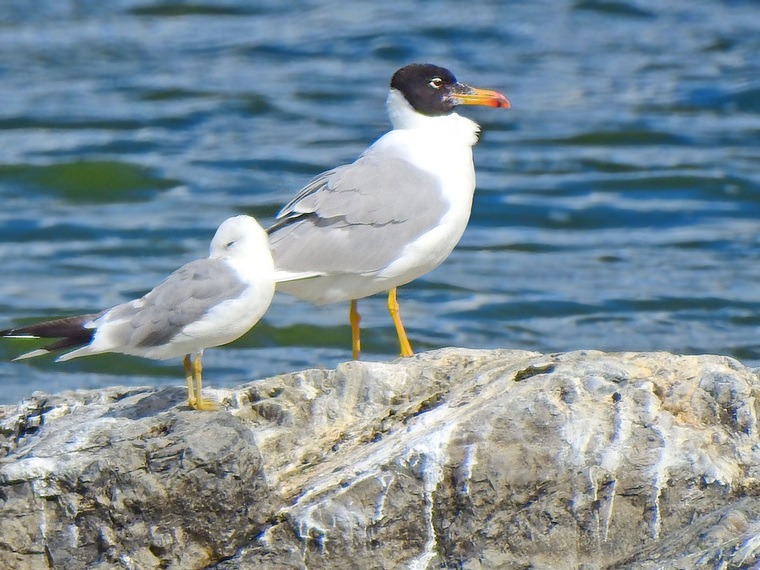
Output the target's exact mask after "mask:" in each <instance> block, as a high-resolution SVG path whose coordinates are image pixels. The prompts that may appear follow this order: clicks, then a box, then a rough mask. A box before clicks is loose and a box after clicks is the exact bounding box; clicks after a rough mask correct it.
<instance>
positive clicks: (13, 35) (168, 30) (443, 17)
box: [0, 0, 760, 403]
mask: <svg viewBox="0 0 760 570" xmlns="http://www.w3.org/2000/svg"><path fill="white" fill-rule="evenodd" d="M381 4H382V5H381ZM411 61H430V62H435V63H438V64H441V65H445V66H446V67H449V68H450V69H451V70H452V71H454V73H455V74H456V75H457V76H458V78H459V79H460V80H462V81H465V82H467V83H471V84H473V85H477V86H480V87H491V88H496V89H499V90H500V91H503V92H504V93H505V94H507V96H508V97H509V98H510V100H511V101H512V105H513V108H512V109H511V110H509V111H505V110H501V109H498V110H497V109H488V108H467V109H464V110H463V111H462V114H464V115H467V116H469V117H471V118H473V119H474V120H476V121H478V122H479V123H480V124H481V125H482V126H483V130H484V134H483V137H482V140H481V143H480V144H479V145H478V146H477V147H476V148H475V163H476V168H477V172H478V190H477V192H476V197H475V204H474V208H473V214H472V218H471V220H470V225H469V227H468V229H467V232H466V233H465V235H464V237H463V239H462V241H461V242H460V245H459V247H458V248H457V249H456V250H455V251H454V253H453V254H452V255H451V256H450V258H449V259H448V260H447V261H446V263H445V264H444V265H442V266H441V267H440V268H438V269H437V270H436V271H434V272H433V273H431V274H429V275H427V276H426V277H424V278H422V279H419V280H418V281H416V282H414V283H412V284H410V285H408V286H406V287H404V288H402V289H401V291H400V299H401V303H402V312H403V313H402V314H403V316H404V320H405V322H406V324H407V327H408V329H409V333H410V337H411V340H412V343H413V345H414V347H415V348H416V349H417V350H424V349H428V348H434V347H440V346H447V345H456V346H468V347H512V348H525V349H531V350H539V351H548V352H553V351H565V350H572V349H602V350H668V351H675V352H681V353H702V352H710V353H719V354H727V355H732V356H735V357H737V358H740V359H741V360H743V361H744V362H745V363H748V364H752V365H757V364H758V363H760V336H758V332H759V329H760V232H758V229H759V228H760V4H759V3H757V2H754V1H750V0H747V1H744V2H741V1H733V2H732V1H720V2H719V1H717V0H690V1H675V2H659V1H658V2H656V1H654V0H651V1H640V2H634V1H630V2H623V1H600V0H591V1H588V0H577V1H574V2H570V1H566V2H556V1H536V0H530V1H522V2H496V1H493V2H477V1H473V2H459V1H457V2H455V1H453V0H450V1H428V2H423V1H422V0H417V1H410V0H404V1H400V0H386V1H385V2H382V3H373V4H371V5H370V4H369V3H348V2H336V1H329V2H316V1H313V2H274V1H271V2H244V1H243V0H237V1H229V2H212V1H206V0H198V1H194V2H192V3H178V2H154V1H127V0H109V1H108V2H101V1H100V0H97V1H82V2H70V1H64V0H55V1H53V0H40V1H36V2H32V3H25V2H4V3H2V4H0V201H1V202H0V203H2V207H1V208H0V264H1V266H2V272H3V275H2V280H1V281H0V283H1V285H0V328H5V327H9V326H15V325H19V324H23V323H27V322H30V321H32V320H35V319H39V318H43V317H49V316H62V315H69V314H76V313H79V312H94V311H97V310H100V309H102V308H106V307H109V306H111V305H113V304H116V303H119V302H122V301H125V300H127V299H130V298H133V297H136V296H139V295H141V294H143V293H144V292H146V291H147V290H148V289H150V288H152V287H153V286H154V285H156V284H157V283H158V282H159V281H160V280H161V279H162V278H163V277H164V276H166V275H167V274H168V273H170V272H171V271H173V270H174V269H176V268H177V267H179V266H180V265H182V264H183V263H186V262H187V261H190V260H192V259H195V258H197V257H202V256H204V255H206V252H207V248H208V242H209V241H210V239H211V236H212V235H213V233H214V230H215V228H216V226H217V225H218V224H219V223H220V222H221V221H222V220H224V219H225V218H227V217H228V216H231V215H234V214H237V213H241V212H245V213H248V214H252V215H254V216H256V217H257V218H259V219H260V220H261V221H262V223H264V224H267V223H269V222H270V221H271V219H272V216H273V215H274V214H275V212H276V211H277V209H278V208H279V206H280V205H282V204H283V203H284V202H285V201H287V200H288V199H289V198H290V197H291V196H292V195H293V193H294V192H295V191H296V190H297V189H299V188H300V187H301V186H302V185H303V184H304V183H305V182H307V181H308V179H309V178H310V177H311V176H313V175H314V174H317V173H318V172H320V171H322V170H324V169H327V168H329V167H331V166H335V165H337V164H340V163H343V162H347V161H350V160H353V159H354V158H355V157H356V156H357V155H358V154H359V153H360V152H361V151H362V150H363V149H364V148H365V147H366V146H367V145H368V144H369V143H371V142H372V141H373V140H374V139H375V138H377V137H378V136H379V135H380V134H382V133H383V132H384V131H385V130H386V129H387V124H388V123H387V118H386V115H385V108H384V102H385V96H386V92H387V84H388V80H389V78H390V75H391V74H392V73H393V71H394V70H395V69H396V68H398V67H400V66H402V65H404V64H406V63H409V62H411ZM360 309H361V310H362V312H363V316H364V321H363V324H364V325H365V327H366V330H365V333H364V344H365V348H366V349H367V355H366V356H367V357H368V358H370V359H378V360H379V359H389V358H391V357H393V355H394V354H395V353H396V351H397V346H396V338H395V333H394V330H393V327H392V325H391V322H390V319H389V317H388V316H387V313H386V311H385V300H384V299H383V298H382V297H374V298H371V299H368V300H365V301H363V302H362V303H360ZM347 314H348V307H347V306H344V305H334V306H327V307H321V308H315V307H313V306H310V305H307V304H304V303H302V302H299V301H297V300H295V299H293V298H289V297H285V296H278V297H277V298H276V301H275V303H274V304H273V306H272V307H271V309H270V311H269V313H267V315H266V317H265V318H264V320H263V321H262V323H261V324H260V325H259V326H258V327H257V328H255V329H254V330H253V331H252V332H251V333H249V334H248V335H246V336H245V337H244V338H243V339H241V340H239V341H238V342H236V343H234V344H232V345H230V346H229V347H227V348H223V349H214V350H209V351H208V352H207V355H206V358H205V359H204V362H205V364H206V372H207V374H206V377H207V383H208V384H209V385H211V386H215V387H220V386H232V385H235V384H238V383H241V382H244V381H248V380H252V379H255V378H259V377H262V376H266V375H271V374H276V373H281V372H286V371H292V370H297V369H301V368H306V367H312V366H330V367H331V366H334V365H336V364H337V363H338V362H340V361H343V360H347V359H349V358H350V351H349V338H350V333H349V328H348V320H347ZM27 317H29V318H27ZM28 346H29V345H28V344H24V343H22V342H19V341H5V342H2V343H0V361H2V362H3V363H2V364H0V383H1V385H2V391H0V402H6V403H7V402H13V401H16V400H18V399H20V398H22V397H24V396H27V395H29V394H31V392H33V391H34V390H46V391H60V390H63V389H70V388H75V387H83V388H95V387H100V386H106V385H113V384H154V385H155V384H166V383H171V384H180V383H182V382H183V380H182V370H181V365H180V363H179V362H175V361H170V362H165V363H164V362H158V363H156V362H151V361H144V360H140V359H135V358H129V357H121V356H117V357H114V356H98V357H92V358H88V359H81V360H74V361H71V362H66V363H61V364H56V363H54V362H53V361H52V359H50V358H47V359H38V360H33V361H26V362H23V363H10V362H8V360H10V358H12V357H13V356H15V355H17V354H18V353H20V352H21V351H22V350H24V348H26V347H28Z"/></svg>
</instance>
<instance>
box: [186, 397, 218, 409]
mask: <svg viewBox="0 0 760 570" xmlns="http://www.w3.org/2000/svg"><path fill="white" fill-rule="evenodd" d="M187 403H188V405H189V406H190V407H191V408H193V409H194V410H201V411H204V412H215V411H217V410H220V409H221V408H222V406H221V404H220V403H219V402H215V401H214V400H204V399H202V398H201V399H200V400H197V399H192V400H191V399H190V398H188V400H187Z"/></svg>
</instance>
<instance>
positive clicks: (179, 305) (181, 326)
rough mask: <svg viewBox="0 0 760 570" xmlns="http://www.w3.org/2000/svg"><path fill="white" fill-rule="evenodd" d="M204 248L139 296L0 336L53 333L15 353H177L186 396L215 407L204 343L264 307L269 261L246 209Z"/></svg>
mask: <svg viewBox="0 0 760 570" xmlns="http://www.w3.org/2000/svg"><path fill="white" fill-rule="evenodd" d="M209 249H210V251H209V256H208V257H207V258H205V259H198V260H196V261H193V262H190V263H188V264H187V265H183V266H182V267H180V268H179V269H178V270H177V271H175V272H174V273H172V274H171V275H169V276H168V277H167V278H166V279H164V280H163V281H162V282H161V283H160V284H159V285H158V286H157V287H156V288H155V289H153V290H152V291H151V292H150V293H147V294H146V295H145V296H144V297H141V298H140V299H136V300H134V301H130V302H128V303H122V304H120V305H116V306H115V307H112V308H110V309H108V310H106V311H103V312H101V313H97V314H89V315H79V316H74V317H66V318H62V319H56V320H52V321H46V322H42V323H37V324H33V325H29V326H26V327H20V328H15V329H9V330H5V331H0V336H4V337H16V338H57V339H58V340H57V341H55V342H53V343H51V344H49V345H47V346H45V347H44V348H40V349H38V350H33V351H31V352H27V353H26V354H22V355H21V356H19V357H17V358H15V359H14V360H21V359H25V358H32V357H35V356H41V355H43V354H48V353H50V352H53V351H58V350H64V349H69V348H74V349H75V350H73V351H71V352H67V353H66V354H63V355H61V356H59V357H58V359H57V360H58V361H63V360H70V359H72V358H77V357H80V356H89V355H91V354H100V353H104V352H117V353H121V354H129V355H132V356H142V357H144V358H151V359H154V360H167V359H170V358H175V357H180V356H184V365H185V375H186V377H187V390H188V403H189V404H190V406H192V407H193V408H195V409H198V410H213V409H218V404H216V403H215V402H212V401H209V400H203V399H202V397H201V389H202V386H203V379H202V368H201V357H202V355H203V350H204V349H205V348H211V347H214V346H220V345H223V344H227V343H228V342H232V341H233V340H235V339H237V338H239V337H241V336H242V335H243V334H245V333H246V332H247V331H248V330H249V329H250V328H251V327H252V326H253V325H255V324H256V323H257V322H258V321H259V319H260V318H261V317H262V316H263V315H264V313H265V312H266V310H267V308H269V304H270V303H271V301H272V296H273V295H274V287H275V283H274V263H273V261H272V254H271V253H270V251H269V240H268V238H267V234H266V232H265V231H264V230H263V229H262V228H261V226H260V225H259V224H258V222H257V221H256V220H255V219H253V218H252V217H250V216H235V217H232V218H229V219H227V220H225V221H224V222H222V224H221V225H220V226H219V228H218V229H217V231H216V234H215V235H214V239H212V240H211V247H210V248H209Z"/></svg>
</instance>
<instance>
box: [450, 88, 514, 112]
mask: <svg viewBox="0 0 760 570" xmlns="http://www.w3.org/2000/svg"><path fill="white" fill-rule="evenodd" d="M451 100H452V102H453V103H454V104H455V105H486V106H488V107H503V108H505V109H509V108H510V104H509V99H507V98H506V97H505V96H504V95H502V94H501V93H499V92H498V91H492V90H490V89H478V88H476V87H470V86H469V85H462V89H461V90H457V93H456V94H455V95H452V97H451Z"/></svg>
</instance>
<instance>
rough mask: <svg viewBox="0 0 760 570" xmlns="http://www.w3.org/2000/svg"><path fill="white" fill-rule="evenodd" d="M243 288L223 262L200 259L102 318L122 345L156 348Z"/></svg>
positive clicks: (233, 296)
mask: <svg viewBox="0 0 760 570" xmlns="http://www.w3.org/2000/svg"><path fill="white" fill-rule="evenodd" d="M245 287H246V285H245V283H243V282H242V281H241V280H240V278H239V277H238V276H237V274H236V273H235V272H234V270H233V269H231V268H230V267H229V266H228V265H227V264H226V263H225V262H224V261H222V260H219V259H199V260H197V261H193V262H191V263H188V264H187V265H183V266H182V267H180V268H179V269H178V270H177V271H175V272H174V273H172V274H171V275H169V276H168V277H167V278H166V279H164V280H163V281H162V282H161V283H160V284H159V285H158V286H157V287H156V288H155V289H153V290H152V291H151V292H150V293H148V294H146V295H145V296H144V297H142V298H141V299H138V300H136V301H132V302H130V303H124V304H121V305H117V306H116V307H114V308H113V309H111V310H110V311H108V312H106V313H105V314H104V315H103V316H102V317H101V319H103V321H104V323H113V324H112V325H111V326H116V327H118V333H116V331H112V332H113V334H117V336H122V337H123V342H121V343H120V344H122V345H123V346H135V347H141V348H145V347H151V346H159V345H162V344H164V343H166V342H169V341H170V340H171V339H172V338H174V336H175V335H177V333H179V332H180V331H181V330H182V329H183V328H184V327H185V326H187V325H189V324H190V323H193V322H195V321H198V320H200V319H201V318H202V317H203V315H204V314H205V313H207V312H208V311H209V309H211V308H212V307H214V306H215V305H218V304H219V303H221V302H222V301H226V300H228V299H233V298H235V297H237V296H238V295H240V293H242V292H243V290H244V289H245ZM117 321H120V322H118V324H117ZM95 324H96V325H100V324H101V323H98V321H95Z"/></svg>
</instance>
